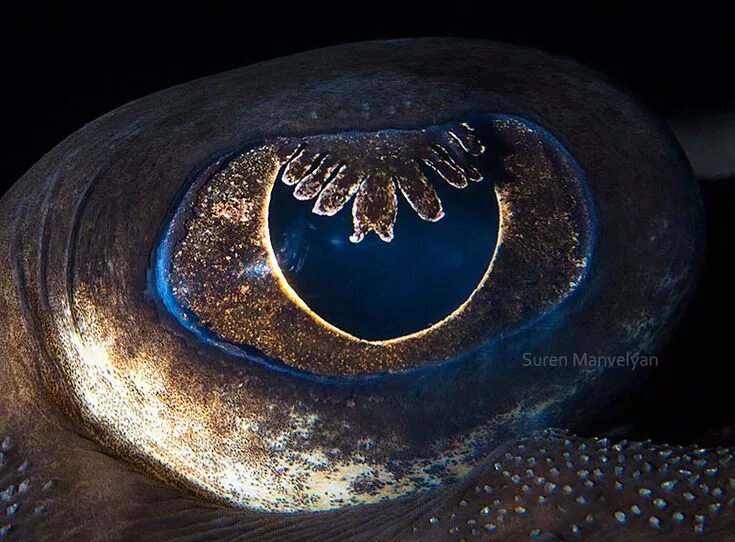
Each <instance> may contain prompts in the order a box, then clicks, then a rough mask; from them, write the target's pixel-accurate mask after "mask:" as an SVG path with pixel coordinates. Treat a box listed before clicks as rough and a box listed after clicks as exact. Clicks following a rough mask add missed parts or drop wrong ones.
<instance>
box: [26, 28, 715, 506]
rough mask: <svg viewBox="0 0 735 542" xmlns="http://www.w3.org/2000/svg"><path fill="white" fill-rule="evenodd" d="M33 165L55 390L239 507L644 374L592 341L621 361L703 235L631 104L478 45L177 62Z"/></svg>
mask: <svg viewBox="0 0 735 542" xmlns="http://www.w3.org/2000/svg"><path fill="white" fill-rule="evenodd" d="M355 55H357V56H355ZM356 58H359V59H360V60H359V61H357V60H356ZM35 171H36V172H44V171H45V172H46V173H47V174H44V175H43V176H40V177H32V176H31V177H30V178H29V180H26V181H24V182H25V183H26V184H24V185H23V186H22V187H21V188H22V190H23V191H24V192H23V194H25V195H26V196H25V197H26V198H27V199H26V200H24V207H23V208H24V209H25V210H26V212H25V213H24V214H23V216H24V217H26V218H24V219H23V220H21V222H20V225H19V226H18V231H19V232H29V233H28V235H27V238H28V239H30V241H28V242H27V244H23V243H20V242H18V243H19V245H18V246H21V247H23V248H22V250H24V251H26V252H27V254H28V258H27V260H28V261H30V262H32V263H31V264H29V266H30V267H29V268H28V269H22V270H21V271H19V273H21V274H23V273H25V275H23V276H22V277H21V278H22V279H23V280H20V279H19V282H20V283H23V284H28V285H29V287H28V288H27V290H28V291H27V293H26V294H24V295H26V296H27V298H28V306H29V307H30V308H29V309H28V310H29V311H30V312H33V313H34V314H35V315H36V316H35V320H34V321H35V325H36V326H37V328H38V329H39V330H43V332H42V333H41V332H39V336H41V335H42V336H43V337H44V342H45V344H44V352H47V353H48V355H47V356H45V357H44V358H43V359H42V360H41V362H40V363H41V364H42V371H41V373H42V374H45V375H49V377H48V378H49V379H51V380H52V381H53V385H52V386H50V388H51V389H52V390H53V391H54V393H55V397H56V398H57V399H58V400H59V401H60V402H62V403H63V404H65V405H67V406H68V409H67V410H68V411H70V412H72V413H74V415H75V416H77V417H78V418H79V419H80V420H81V421H82V422H83V423H84V425H85V427H87V428H88V429H89V431H90V432H91V433H92V434H93V435H94V436H95V437H96V438H97V439H98V440H100V441H101V442H103V443H105V444H106V445H107V446H109V447H110V448H112V449H114V450H116V451H117V452H118V453H120V454H122V455H123V456H125V457H126V458H128V459H131V460H134V461H135V462H136V463H137V464H140V465H144V466H145V467H146V468H147V469H148V470H149V471H150V472H151V473H152V474H155V475H156V476H159V477H162V478H165V479H166V480H169V481H170V482H172V483H175V484H178V485H180V486H183V487H186V488H188V489H190V490H192V491H194V492H197V493H198V494H200V495H202V496H204V497H206V498H209V499H214V500H218V501H220V502H226V503H229V504H231V505H234V506H239V507H244V508H249V509H252V510H259V511H268V512H293V511H317V510H329V509H336V508H342V507H345V506H353V505H361V504H370V503H375V502H380V501H386V500H391V499H396V498H399V497H402V496H405V495H408V494H414V493H418V492H421V491H426V490H429V489H432V488H436V487H440V486H444V485H446V484H448V483H450V482H452V481H454V480H457V479H458V478H459V477H461V476H462V475H464V474H465V473H467V472H468V471H469V470H470V469H471V468H472V467H473V466H474V465H476V464H477V463H478V462H479V461H480V460H481V459H482V458H483V457H484V456H485V455H486V454H487V453H488V452H489V451H490V450H492V449H494V448H495V447H496V446H497V444H498V443H499V442H501V441H503V440H505V439H506V438H509V437H510V436H513V435H516V434H519V433H522V432H525V431H528V430H531V429H534V428H539V427H546V426H549V425H567V426H569V425H572V426H573V425H575V424H578V423H581V422H584V421H586V420H588V419H589V418H590V417H592V416H594V415H595V414H596V413H599V412H600V411H601V410H603V409H604V408H605V407H606V405H607V404H608V403H609V401H611V400H612V398H613V397H616V396H619V395H620V394H621V393H624V391H625V389H626V388H627V387H628V386H630V385H631V384H632V382H633V381H634V380H635V379H636V378H638V375H639V374H640V372H636V371H634V370H632V369H633V367H631V366H630V365H629V366H620V364H619V362H616V363H615V364H613V365H609V364H606V363H605V362H604V361H600V362H597V363H592V362H590V361H589V360H590V359H597V360H606V359H610V358H614V359H617V360H619V359H621V358H622V359H635V360H638V364H639V365H638V368H640V363H641V359H643V358H645V357H646V356H647V355H649V354H652V353H654V352H655V350H656V348H658V346H659V345H660V343H661V341H662V340H663V338H664V337H665V336H666V333H667V332H668V331H669V329H670V326H671V322H672V320H673V318H674V317H675V316H676V314H677V312H678V310H679V308H680V306H681V305H682V303H683V302H684V301H685V299H686V296H687V294H688V292H689V291H690V289H691V286H692V282H693V276H694V270H695V269H696V262H697V259H698V256H699V252H700V236H701V210H700V208H699V207H698V206H697V205H692V201H694V202H696V201H697V197H698V196H697V192H696V186H695V184H694V183H693V181H692V179H691V175H690V172H689V170H688V169H687V167H686V165H685V164H684V163H683V161H682V158H681V156H680V154H679V151H678V149H677V147H676V146H675V144H673V143H672V142H671V140H670V139H669V136H668V135H667V134H666V133H664V132H663V131H661V130H660V129H659V128H658V127H657V125H656V124H655V122H654V121H652V120H651V119H649V117H648V116H647V114H646V113H645V112H644V111H642V110H641V109H640V108H639V107H638V106H637V105H636V104H635V103H633V102H632V101H631V100H630V99H628V98H627V97H625V96H623V95H621V94H620V93H618V92H617V91H616V90H614V89H613V88H612V87H610V86H609V85H608V84H607V83H605V82H603V81H601V80H600V79H599V78H598V77H597V76H596V75H595V74H593V73H590V72H588V71H587V70H585V69H583V68H581V67H579V66H575V65H572V64H570V63H569V62H567V61H564V60H559V59H557V58H554V57H550V56H547V55H545V54H543V53H540V52H536V51H530V50H525V49H513V48H506V47H502V46H498V45H492V44H483V43H476V42H469V43H468V42H453V41H443V40H439V41H417V42H412V41H408V42H391V43H373V44H362V45H357V46H353V47H347V48H335V49H331V50H324V51H320V52H313V53H307V54H304V55H300V56H296V57H290V58H288V59H281V60H278V61H274V62H272V63H266V64H262V65H258V66H254V67H251V68H246V69H244V70H241V71H235V72H232V73H228V74H225V75H222V76H217V77H214V78H211V79H208V80H203V81H195V82H192V83H189V84H187V85H184V86H182V87H177V88H175V89H171V90H168V91H165V92H164V93H162V94H158V95H155V96H152V97H149V98H146V99H143V100H141V101H139V102H136V103H134V104H131V105H128V106H126V107H124V108H122V109H120V110H118V111H116V112H113V113H112V114H110V115H107V116H105V117H103V118H102V119H100V120H99V121H97V122H96V123H94V124H92V125H90V126H89V127H86V128H85V129H84V130H83V131H82V132H80V133H79V134H77V135H76V136H75V137H74V138H72V139H70V140H68V141H67V142H65V143H64V144H63V145H62V146H60V147H59V148H57V150H55V151H54V152H53V153H51V154H50V155H49V156H48V157H47V158H46V159H45V162H43V163H42V164H41V165H39V167H38V168H37V169H35ZM39 187H44V188H43V189H41V188H39ZM19 190H20V189H19ZM39 194H40V195H39ZM33 217H41V218H40V219H39V220H36V219H34V218H33ZM19 220H20V219H19ZM24 242H25V241H24ZM18 250H21V249H18ZM26 275H27V277H26ZM34 311H35V312H34ZM549 358H555V359H562V358H564V359H566V360H567V363H566V365H563V364H561V365H560V364H556V365H555V366H554V367H552V368H550V367H548V364H547V365H546V366H542V365H544V364H542V363H537V362H536V361H537V360H543V359H549ZM578 359H583V360H587V361H584V362H582V363H581V364H580V363H577V362H576V360H578Z"/></svg>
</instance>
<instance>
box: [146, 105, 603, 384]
mask: <svg viewBox="0 0 735 542" xmlns="http://www.w3.org/2000/svg"><path fill="white" fill-rule="evenodd" d="M213 170H214V171H213ZM350 207H351V209H350ZM345 208H346V209H345ZM350 211H351V212H350ZM590 213H591V202H590V201H589V198H588V194H587V192H586V190H585V185H584V180H583V178H582V175H581V171H580V169H579V166H578V165H577V164H576V163H575V162H574V159H573V158H572V157H571V156H570V155H569V153H568V152H567V151H566V150H565V149H564V148H563V147H562V146H561V144H560V143H559V142H558V141H557V140H556V139H554V138H553V137H552V136H551V135H550V134H549V133H548V132H546V131H545V130H543V129H542V128H541V127H539V126H537V125H535V124H533V123H530V122H528V121H525V120H523V119H520V118H519V117H510V116H504V115H497V114H489V115H488V114H486V115H479V116H475V117H473V118H471V119H467V120H460V121H457V122H448V123H443V124H438V125H433V126H429V127H425V128H415V129H408V130H407V129H404V130H395V129H385V130H379V131H375V132H349V133H344V134H334V135H332V134H330V135H316V136H304V137H295V138H294V137H291V138H289V137H281V138H275V139H273V140H266V141H264V142H261V143H258V144H254V145H249V146H248V149H247V150H246V151H244V152H242V153H236V154H235V155H234V156H230V157H228V158H227V159H226V160H222V159H220V160H218V161H217V162H216V164H215V165H214V166H213V167H210V168H207V169H206V170H205V173H203V174H202V175H199V176H197V177H196V178H195V179H194V181H193V183H192V185H191V187H189V189H188V190H187V191H186V192H185V194H184V195H183V198H182V200H181V202H180V203H179V208H178V209H177V210H176V212H175V213H174V214H173V218H172V220H171V221H170V223H169V225H168V227H167V229H166V233H165V234H164V236H163V238H162V240H161V244H160V246H159V249H158V253H157V256H156V269H155V271H156V274H155V279H156V280H155V282H156V285H157V286H158V288H159V290H158V292H159V295H160V296H161V298H162V299H163V300H164V303H165V304H166V306H167V307H168V308H169V309H170V310H171V311H172V313H173V314H174V315H175V316H176V317H177V319H178V320H179V321H180V322H181V323H183V324H184V325H185V326H187V327H188V328H189V329H191V330H192V331H194V332H195V333H196V334H197V335H198V336H199V337H203V338H206V339H207V340H210V341H211V342H213V343H214V344H218V345H221V346H222V348H223V349H224V350H230V351H231V349H232V347H235V348H236V351H237V352H238V353H239V354H241V355H242V356H243V357H245V358H247V359H250V360H252V359H257V358H255V356H254V355H253V354H252V352H253V351H257V352H258V353H259V354H260V359H263V360H270V361H271V362H273V363H279V364H280V365H282V366H287V367H291V368H296V369H299V370H301V371H303V372H307V373H313V374H318V375H330V376H334V375H339V376H351V375H366V374H375V373H386V372H388V373H391V372H398V371H402V370H406V369H411V368H416V367H421V366H425V365H431V364H437V363H444V362H449V361H452V360H454V359H456V358H458V357H461V356H463V355H466V354H468V353H469V352H470V351H472V350H473V349H475V348H482V347H484V348H487V347H488V345H492V344H493V343H495V342H497V341H498V340H499V339H500V338H501V337H504V336H508V335H511V334H513V333H514V331H517V330H518V329H520V328H521V327H523V326H524V325H527V324H528V323H529V322H532V321H533V320H535V319H537V318H539V317H540V316H542V315H543V314H545V313H547V312H549V311H551V310H553V309H554V307H556V306H558V305H559V304H560V303H561V302H562V301H563V300H564V299H565V298H566V297H567V296H568V295H569V294H570V293H571V292H572V291H574V289H575V288H576V287H577V286H578V285H579V284H580V281H581V280H582V277H583V275H584V271H585V268H586V266H587V262H588V261H589V254H590V251H591V242H590V223H591V216H590Z"/></svg>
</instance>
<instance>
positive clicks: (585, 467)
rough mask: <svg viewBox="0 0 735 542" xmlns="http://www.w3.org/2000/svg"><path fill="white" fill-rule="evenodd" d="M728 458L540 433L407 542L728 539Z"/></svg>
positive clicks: (482, 472)
mask: <svg viewBox="0 0 735 542" xmlns="http://www.w3.org/2000/svg"><path fill="white" fill-rule="evenodd" d="M734 452H735V450H733V449H732V448H714V449H707V448H698V447H696V446H669V445H665V444H654V443H651V442H650V441H647V442H628V441H620V442H613V441H610V440H609V439H597V438H595V439H588V438H579V437H576V436H573V435H570V434H567V433H565V432H564V431H558V430H547V431H544V432H540V433H536V434H533V435H531V436H528V437H524V438H521V439H519V440H517V441H515V442H513V443H509V444H507V445H505V446H502V447H500V448H499V449H498V450H496V451H495V452H493V454H492V455H491V457H489V458H488V460H487V461H486V462H485V463H484V464H483V466H481V467H480V468H478V470H477V472H476V473H473V474H472V475H470V476H468V477H467V479H465V480H463V481H462V482H461V483H459V484H457V487H456V488H454V489H453V490H452V492H451V495H450V496H449V495H448V496H447V497H446V498H445V500H444V502H443V503H442V504H441V506H438V507H436V508H434V509H432V510H430V511H429V512H428V513H426V514H425V515H424V516H423V517H422V518H421V519H420V520H419V521H417V522H415V523H414V524H413V525H412V526H411V528H410V529H408V530H407V531H406V533H405V538H404V539H405V540H425V541H427V542H429V541H433V540H459V539H465V540H529V539H530V540H534V539H538V540H544V541H557V540H578V539H581V540H622V539H630V538H631V537H632V539H633V540H649V539H651V540H659V539H662V540H695V539H697V538H699V537H700V536H701V535H704V534H707V535H709V536H710V537H712V539H715V540H725V539H727V538H724V537H726V536H728V535H727V533H730V534H732V532H733V530H734V529H735V453H734ZM721 537H723V538H721Z"/></svg>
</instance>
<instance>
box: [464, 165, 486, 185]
mask: <svg viewBox="0 0 735 542" xmlns="http://www.w3.org/2000/svg"><path fill="white" fill-rule="evenodd" d="M464 173H465V175H466V176H467V178H468V179H469V180H470V181H473V182H476V183H479V182H480V181H481V180H482V179H483V176H482V173H480V172H479V171H478V170H477V168H476V167H475V166H473V165H471V164H465V166H464Z"/></svg>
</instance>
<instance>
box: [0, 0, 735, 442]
mask: <svg viewBox="0 0 735 542" xmlns="http://www.w3.org/2000/svg"><path fill="white" fill-rule="evenodd" d="M102 4H107V6H106V7H104V6H102ZM248 4H250V5H247V6H246V5H243V6H241V7H240V8H239V9H234V8H233V6H232V5H222V4H220V5H216V4H214V3H211V2H207V3H200V4H199V5H197V6H195V7H184V6H182V5H178V6H175V5H172V6H163V5H158V6H157V7H152V6H138V7H133V6H130V5H129V4H127V3H126V4H125V5H126V6H127V7H125V8H123V4H122V3H121V4H120V5H119V6H114V7H113V8H112V9H111V8H110V6H109V3H102V2H101V3H99V4H97V5H83V4H76V5H74V6H70V5H62V4H61V3H57V5H54V6H48V5H45V4H40V3H37V4H24V5H23V7H22V8H20V9H19V8H17V7H15V8H4V9H5V10H8V9H10V11H5V12H4V13H3V15H2V19H1V20H2V22H1V23H0V25H2V32H1V33H0V39H2V48H1V49H0V50H1V51H2V59H1V61H0V62H2V65H1V67H2V72H0V73H2V85H0V87H2V89H1V90H0V92H2V94H3V96H2V102H0V103H2V107H3V111H2V117H1V119H2V131H3V140H4V142H3V151H2V154H1V156H2V160H0V180H1V182H2V183H3V186H2V188H1V189H0V192H4V191H5V189H7V187H9V186H10V185H11V184H12V183H13V182H14V181H15V180H17V179H18V178H19V177H20V176H21V175H22V174H23V173H24V172H25V171H26V170H27V169H28V168H29V167H30V166H31V165H33V164H34V163H35V162H36V161H37V160H38V159H39V158H40V157H41V156H42V155H43V154H44V153H45V152H46V151H48V150H50V149H51V148H52V147H53V146H54V145H55V144H57V143H58V142H59V141H61V140H62V139H63V138H64V137H66V136H68V135H70V134H71V133H72V132H74V131H75V130H77V129H78V128H80V127H81V126H82V125H83V124H85V123H87V122H89V121H91V120H94V119H95V118H96V117H98V116H100V115H102V114H104V113H106V112H107V111H109V110H111V109H113V108H115V107H117V106H119V105H122V104H124V103H125V102H128V101H130V100H133V99H136V98H139V97H142V96H144V95H146V94H148V93H150V92H153V91H156V90H160V89H163V88H166V87H169V86H172V85H175V84H178V83H184V82H186V81H188V80H191V79H195V78H198V77H203V76H206V75H210V74H214V73H217V72H221V71H224V70H228V69H232V68H237V67H239V66H242V65H246V64H250V63H253V62H257V61H261V60H266V59H269V58H273V57H277V56H281V55H286V54H291V53H295V52H299V51H302V50H306V49H311V48H316V47H323V46H328V45H333V44H338V43H344V42H349V41H359V40H367V39H380V38H396V37H411V36H463V37H477V38H486V39H493V40H501V41H507V42H511V43H517V44H523V45H528V46H532V47H536V48H540V49H545V50H547V51H550V52H554V53H557V54H562V55H565V56H568V57H571V58H574V59H576V60H578V61H580V62H582V63H584V64H587V65H589V66H591V67H593V68H596V69H598V70H600V71H602V72H605V73H607V74H608V75H610V76H612V77H613V78H614V79H616V80H617V81H618V83H619V85H620V86H621V87H623V88H625V89H627V90H628V91H629V92H630V93H632V94H633V95H635V96H637V97H638V98H639V99H640V100H641V101H643V102H644V103H645V104H647V105H648V107H649V108H651V109H652V110H653V111H655V112H657V113H658V114H660V115H661V116H663V117H664V118H677V117H680V116H682V115H692V114H694V115H696V114H700V113H702V112H705V111H706V112H710V113H717V112H718V111H732V110H735V92H733V90H735V85H733V83H732V82H731V81H730V79H731V77H732V74H733V71H734V68H735V32H733V23H735V7H730V8H723V7H718V8H715V7H711V6H708V5H706V4H704V3H702V2H690V3H686V2H685V3H681V4H684V5H679V6H678V7H676V8H674V7H673V5H674V3H673V2H667V3H666V4H663V3H662V4H661V5H660V6H656V5H650V4H649V5H648V6H647V7H645V6H643V5H642V3H639V4H633V5H628V6H622V7H621V6H620V5H618V6H617V7H615V8H612V7H610V8H607V9H605V10H601V9H600V8H594V5H595V4H597V3H593V2H589V3H587V4H586V5H584V6H580V5H566V6H565V7H559V6H558V5H550V4H555V3H551V2H548V3H546V5H545V6H544V7H540V6H536V5H529V4H523V3H519V2H512V1H511V2H505V3H502V2H490V1H485V2H458V1H451V2H446V1H445V2H435V3H429V2H424V3H421V4H418V3H417V4H411V3H399V2H398V1H394V2H393V3H391V4H384V5H380V4H378V3H374V2H371V3H357V2H349V1H347V0H345V1H343V2H340V3H335V4H327V3H319V2H304V3H299V4H295V5H292V4H286V3H283V2H268V1H266V2H262V3H258V4H254V3H248ZM687 4H688V5H687ZM733 152H735V149H733ZM703 195H704V199H705V205H706V209H707V213H708V216H709V218H708V225H709V234H708V237H709V239H708V255H707V261H706V266H705V272H704V276H703V279H702V282H701V285H700V287H699V290H698V292H697V294H696V296H695V299H694V302H693V303H692V306H691V307H690V308H689V310H688V311H687V313H686V315H685V317H684V321H683V324H682V326H681V328H680V329H679V331H678V332H677V334H676V337H675V339H674V341H673V344H672V345H671V346H670V347H669V348H668V349H667V350H666V352H664V353H663V355H662V358H661V359H662V362H663V365H664V366H663V367H662V368H661V369H659V370H658V371H657V372H656V373H655V374H654V375H653V377H652V378H651V379H650V380H649V382H648V383H647V385H646V386H645V387H644V388H643V389H642V391H639V392H635V393H631V394H630V396H629V397H626V398H624V399H625V407H624V408H623V410H622V412H619V413H617V414H616V415H615V417H614V418H613V419H611V420H606V421H605V422H604V423H605V425H604V426H602V427H598V428H596V429H597V430H603V429H606V428H607V427H611V426H618V427H620V426H623V427H630V429H629V430H628V433H629V434H630V435H631V436H634V437H642V436H653V437H654V438H656V439H658V440H672V441H680V442H688V441H692V440H698V441H700V442H703V443H710V444H712V443H725V442H729V443H733V442H735V433H734V429H733V428H734V427H735V425H733V424H735V407H733V396H735V386H734V385H733V382H735V379H733V376H734V375H735V371H733V370H732V369H731V366H733V364H735V355H732V353H731V351H730V348H731V346H732V345H733V333H732V327H733V316H732V315H733V307H734V306H735V294H734V293H733V282H734V281H733V277H732V273H731V269H732V262H731V261H730V260H731V259H730V258H729V255H730V253H731V252H732V249H733V248H734V243H733V235H732V233H731V232H732V231H733V230H734V229H735V228H733V222H734V221H735V180H725V181H719V182H716V183H708V184H706V185H703Z"/></svg>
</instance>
